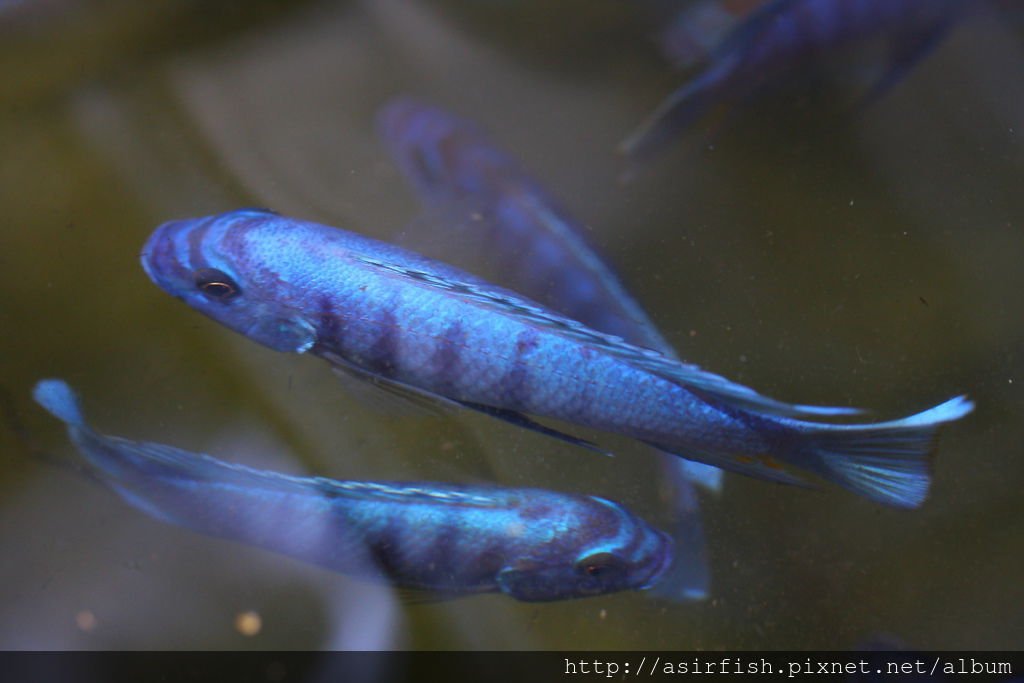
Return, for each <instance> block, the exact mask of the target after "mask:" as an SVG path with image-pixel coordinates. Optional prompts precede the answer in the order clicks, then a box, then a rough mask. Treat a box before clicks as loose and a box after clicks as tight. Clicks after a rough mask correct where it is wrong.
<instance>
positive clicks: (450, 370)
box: [430, 320, 466, 394]
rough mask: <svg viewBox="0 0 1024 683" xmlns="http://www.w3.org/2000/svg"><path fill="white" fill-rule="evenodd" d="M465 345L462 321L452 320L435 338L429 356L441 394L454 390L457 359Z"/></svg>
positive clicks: (459, 357)
mask: <svg viewBox="0 0 1024 683" xmlns="http://www.w3.org/2000/svg"><path fill="white" fill-rule="evenodd" d="M465 346H466V331H465V330H464V329H463V327H462V323H461V322H459V321H458V320H456V321H454V322H453V323H452V324H450V325H449V326H448V327H446V328H445V330H444V332H443V333H442V334H441V335H440V337H439V338H438V340H437V348H436V349H435V350H434V354H433V356H431V358H430V366H431V368H433V371H434V377H435V381H436V382H437V386H438V391H439V392H440V393H442V394H451V393H453V392H455V385H456V380H457V379H458V377H459V361H460V360H461V358H462V351H463V349H464V348H465Z"/></svg>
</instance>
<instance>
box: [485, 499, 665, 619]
mask: <svg viewBox="0 0 1024 683" xmlns="http://www.w3.org/2000/svg"><path fill="white" fill-rule="evenodd" d="M584 502H585V512H583V514H582V515H581V516H580V518H579V521H578V523H577V524H573V525H572V526H569V527H567V528H566V529H565V533H562V534H558V536H557V538H555V539H554V540H552V541H551V542H550V543H548V544H547V546H546V549H545V551H544V552H542V553H538V554H537V555H535V556H533V557H530V558H526V559H520V560H517V561H515V562H513V563H512V564H511V565H510V566H508V567H505V568H504V569H502V570H501V571H500V572H499V573H498V577H497V581H498V587H499V589H500V590H501V591H502V592H503V593H505V594H507V595H509V596H511V597H514V598H516V599H517V600H524V601H528V602H545V601H550V600H565V599H567V598H583V597H590V596H596V595H604V594H607V593H616V592H619V591H624V590H645V589H647V588H650V587H651V586H653V585H654V584H655V583H657V581H658V580H659V579H660V578H661V576H662V575H663V574H664V573H665V572H666V571H667V570H668V568H669V566H670V565H671V562H672V540H671V539H670V538H669V537H668V535H666V534H665V533H663V532H661V531H659V530H657V529H655V528H654V527H652V526H650V525H649V524H648V523H647V522H645V521H644V520H642V519H640V518H639V517H637V516H635V515H633V514H632V513H630V512H629V511H628V510H626V509H625V508H624V507H622V506H621V505H619V504H618V503H615V502H612V501H610V500H606V499H604V498H598V497H597V496H588V497H587V498H586V499H584Z"/></svg>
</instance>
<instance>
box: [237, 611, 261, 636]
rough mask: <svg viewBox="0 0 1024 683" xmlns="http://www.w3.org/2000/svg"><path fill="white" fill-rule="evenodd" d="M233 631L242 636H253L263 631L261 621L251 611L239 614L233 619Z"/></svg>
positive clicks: (258, 616) (256, 613)
mask: <svg viewBox="0 0 1024 683" xmlns="http://www.w3.org/2000/svg"><path fill="white" fill-rule="evenodd" d="M235 629H236V630H237V631H238V632H239V633H241V634H242V635H243V636H250V637H251V636H254V635H256V634H257V633H259V632H260V631H261V630H262V629H263V619H261V618H260V615H259V613H258V612H255V611H253V610H247V611H245V612H239V613H238V615H237V616H236V617H235Z"/></svg>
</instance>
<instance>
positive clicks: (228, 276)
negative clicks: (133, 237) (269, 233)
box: [141, 209, 317, 353]
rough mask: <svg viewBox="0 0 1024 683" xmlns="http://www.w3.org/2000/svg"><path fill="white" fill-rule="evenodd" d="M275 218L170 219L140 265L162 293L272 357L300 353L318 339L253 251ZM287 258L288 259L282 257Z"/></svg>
mask: <svg viewBox="0 0 1024 683" xmlns="http://www.w3.org/2000/svg"><path fill="white" fill-rule="evenodd" d="M277 219H278V216H277V214H274V213H272V212H270V211H266V210H263V209H239V210H236V211H231V212H228V213H224V214H220V215H216V216H208V217H206V218H196V219H185V220H177V221H170V222H168V223H164V224H163V225H161V226H160V227H158V228H157V229H156V230H155V231H154V232H153V234H152V235H151V236H150V237H149V240H147V242H146V245H145V246H144V247H143V249H142V254H141V260H142V267H143V269H144V270H145V271H146V274H147V275H149V278H150V279H151V280H152V281H153V282H154V283H155V284H156V285H157V286H158V287H160V288H161V289H163V290H164V291H165V292H167V293H168V294H170V295H171V296H174V297H176V298H178V299H181V300H182V301H184V302H185V303H186V304H188V305H189V306H191V307H192V308H194V309H196V310H197V311H199V312H200V313H203V314H204V315H206V316H208V317H210V318H213V319H214V320H216V321H217V322H219V323H221V324H223V325H226V326H227V327H229V328H231V329H232V330H234V331H236V332H239V333H241V334H244V335H245V336H247V337H249V338H250V339H252V340H254V341H257V342H259V343H261V344H263V345H265V346H269V347H270V348H272V349H274V350H276V351H289V352H294V353H303V352H305V351H307V350H309V349H310V348H311V347H312V346H313V345H314V344H315V343H316V340H317V335H316V328H315V327H314V326H313V325H312V324H311V323H310V322H309V320H308V319H307V317H306V316H305V315H304V314H303V312H302V308H301V300H300V298H299V296H298V294H297V292H296V290H295V288H294V287H293V286H291V284H290V283H289V282H288V281H287V279H286V278H284V277H282V275H281V273H279V272H278V271H277V270H275V268H274V267H272V266H271V265H269V264H268V262H267V259H265V258H264V256H265V254H264V253H263V252H265V251H266V249H262V250H261V249H260V248H258V247H254V244H257V243H258V242H259V238H260V231H261V230H262V231H265V230H267V229H272V228H273V226H272V223H273V222H274V221H275V220H277ZM284 258H287V254H285V255H284Z"/></svg>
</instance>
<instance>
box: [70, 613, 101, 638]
mask: <svg viewBox="0 0 1024 683" xmlns="http://www.w3.org/2000/svg"><path fill="white" fill-rule="evenodd" d="M96 623H97V622H96V615H95V614H93V613H92V612H90V611H89V610H87V609H84V610H82V611H81V612H79V613H78V614H76V615H75V625H77V626H78V628H80V629H81V630H83V631H85V632H86V633H91V632H92V631H94V630H95V629H96Z"/></svg>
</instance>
